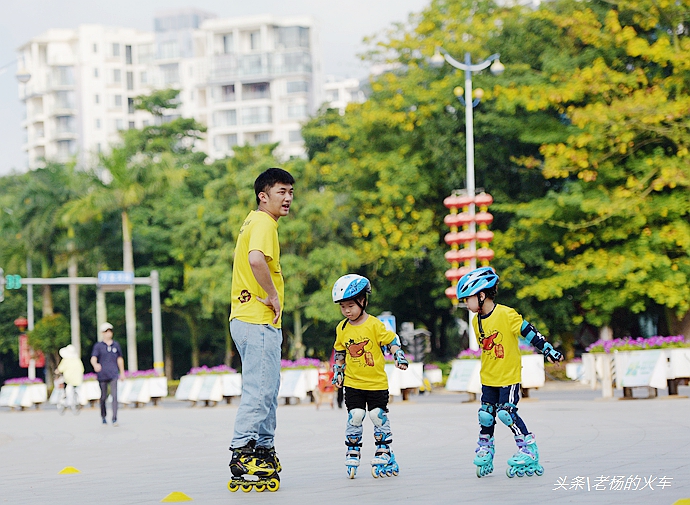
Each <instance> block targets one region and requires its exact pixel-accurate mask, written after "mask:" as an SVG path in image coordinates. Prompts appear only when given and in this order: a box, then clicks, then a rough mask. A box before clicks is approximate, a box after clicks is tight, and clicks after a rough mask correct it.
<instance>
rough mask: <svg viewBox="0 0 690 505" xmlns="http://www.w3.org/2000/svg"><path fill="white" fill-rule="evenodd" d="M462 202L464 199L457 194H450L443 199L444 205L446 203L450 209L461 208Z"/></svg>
mask: <svg viewBox="0 0 690 505" xmlns="http://www.w3.org/2000/svg"><path fill="white" fill-rule="evenodd" d="M461 203H462V200H461V199H460V197H459V196H456V195H450V196H448V197H446V198H444V199H443V205H445V206H446V207H447V208H448V209H453V208H455V209H459V208H461V207H462V205H460V204H461Z"/></svg>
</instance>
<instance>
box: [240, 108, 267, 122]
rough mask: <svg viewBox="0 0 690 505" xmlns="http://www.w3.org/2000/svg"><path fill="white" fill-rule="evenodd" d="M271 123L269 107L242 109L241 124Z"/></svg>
mask: <svg viewBox="0 0 690 505" xmlns="http://www.w3.org/2000/svg"><path fill="white" fill-rule="evenodd" d="M270 122H271V108H270V107H267V106H266V107H246V108H244V109H242V124H245V125H250V124H262V123H270Z"/></svg>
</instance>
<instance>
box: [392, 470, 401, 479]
mask: <svg viewBox="0 0 690 505" xmlns="http://www.w3.org/2000/svg"><path fill="white" fill-rule="evenodd" d="M392 473H393V475H395V476H396V477H397V476H398V473H400V472H399V471H398V470H393V472H392Z"/></svg>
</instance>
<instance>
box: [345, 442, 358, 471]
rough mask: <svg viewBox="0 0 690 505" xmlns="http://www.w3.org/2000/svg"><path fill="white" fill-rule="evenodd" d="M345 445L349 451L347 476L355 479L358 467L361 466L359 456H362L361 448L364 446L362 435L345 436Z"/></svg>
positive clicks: (346, 458)
mask: <svg viewBox="0 0 690 505" xmlns="http://www.w3.org/2000/svg"><path fill="white" fill-rule="evenodd" d="M345 445H346V446H347V452H346V453H345V467H346V468H347V476H348V477H349V478H350V479H354V478H355V475H357V468H359V458H360V457H361V454H360V450H361V448H362V436H361V435H359V436H350V435H348V436H347V437H346V438H345Z"/></svg>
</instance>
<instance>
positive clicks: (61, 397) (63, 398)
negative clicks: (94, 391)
mask: <svg viewBox="0 0 690 505" xmlns="http://www.w3.org/2000/svg"><path fill="white" fill-rule="evenodd" d="M55 387H56V388H58V389H59V392H58V397H57V403H56V404H55V406H56V407H57V411H58V413H59V414H60V415H63V414H64V413H65V410H67V409H70V410H71V411H72V414H74V415H78V414H79V412H81V407H82V405H81V402H80V401H79V390H78V388H77V386H70V385H68V384H65V382H64V380H62V376H57V377H56V378H55Z"/></svg>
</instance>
